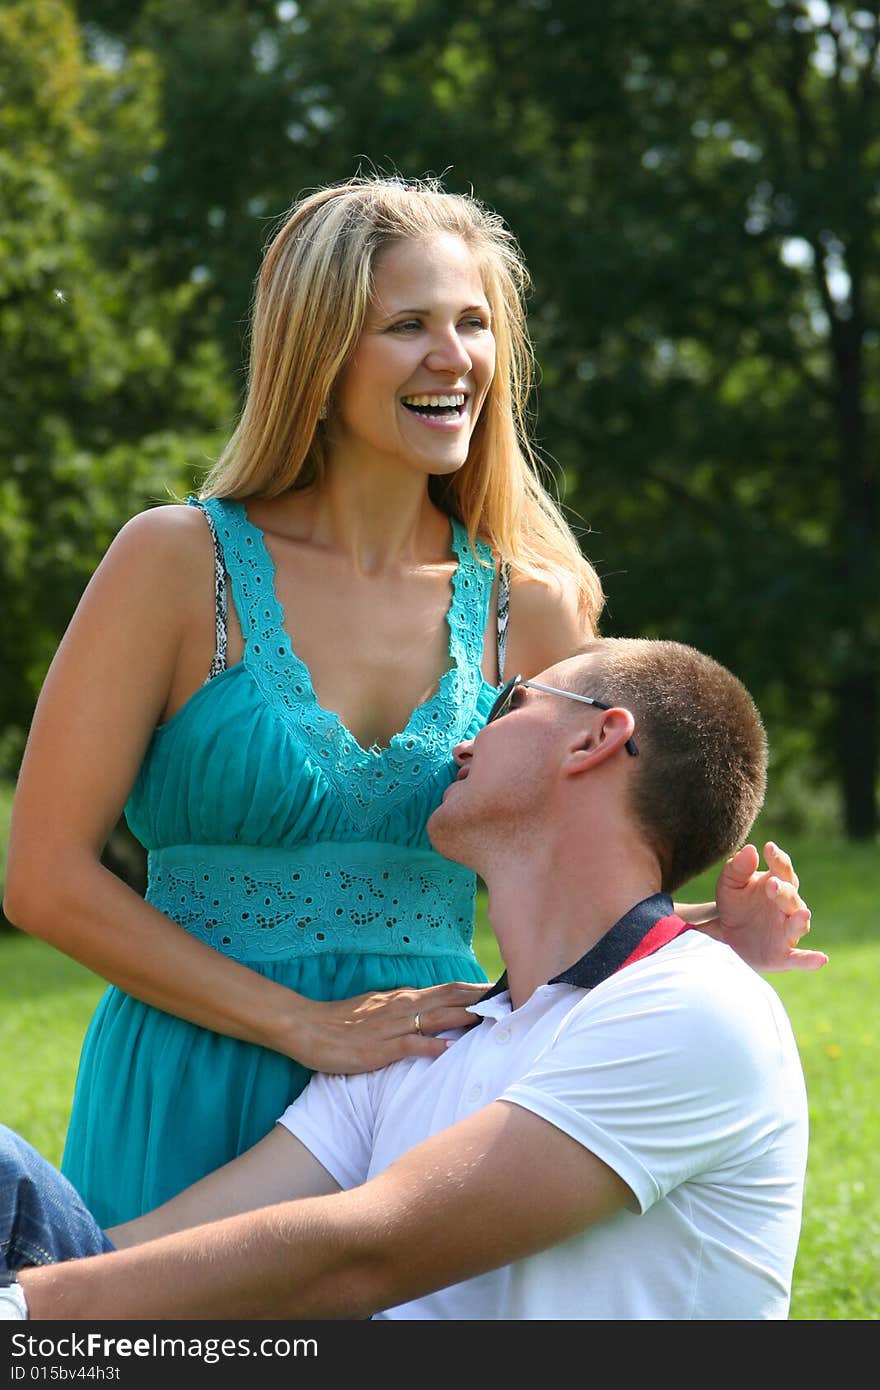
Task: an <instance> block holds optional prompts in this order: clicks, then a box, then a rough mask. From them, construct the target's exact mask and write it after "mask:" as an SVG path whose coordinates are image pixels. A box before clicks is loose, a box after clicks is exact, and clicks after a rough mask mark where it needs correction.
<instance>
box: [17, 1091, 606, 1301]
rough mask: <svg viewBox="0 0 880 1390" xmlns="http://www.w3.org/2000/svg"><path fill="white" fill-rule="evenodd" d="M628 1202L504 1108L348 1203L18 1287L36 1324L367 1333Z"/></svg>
mask: <svg viewBox="0 0 880 1390" xmlns="http://www.w3.org/2000/svg"><path fill="white" fill-rule="evenodd" d="M271 1137H272V1136H270V1138H271ZM264 1142H265V1143H268V1140H267V1141H264ZM259 1147H261V1146H258V1148H259ZM252 1153H253V1151H252ZM313 1161H314V1160H313ZM318 1166H319V1167H320V1165H318ZM200 1186H201V1185H200ZM631 1199H632V1193H631V1191H630V1189H629V1187H628V1186H627V1184H626V1183H624V1182H623V1180H622V1179H621V1178H620V1177H618V1175H617V1174H616V1173H615V1172H614V1171H613V1170H612V1169H611V1168H610V1167H608V1166H607V1165H606V1164H605V1163H603V1162H602V1161H601V1160H600V1159H598V1158H596V1157H595V1156H594V1155H593V1154H592V1153H590V1152H589V1150H587V1149H585V1148H584V1147H583V1146H582V1145H581V1144H579V1143H578V1142H577V1141H576V1140H574V1139H572V1138H570V1137H569V1136H568V1135H567V1134H565V1133H564V1132H563V1131H562V1130H560V1129H557V1128H556V1127H555V1126H554V1125H552V1124H549V1123H548V1122H547V1121H546V1120H543V1119H541V1118H540V1117H539V1116H537V1115H535V1114H533V1113H532V1112H531V1111H528V1110H526V1109H524V1108H521V1107H520V1106H517V1105H514V1104H511V1103H509V1102H506V1101H496V1102H495V1103H494V1104H492V1105H489V1106H487V1107H486V1108H485V1109H483V1110H480V1111H478V1112H477V1113H476V1114H475V1115H472V1116H470V1117H469V1118H468V1119H466V1120H462V1121H460V1122H459V1123H458V1124H456V1125H454V1126H452V1127H451V1128H450V1129H447V1130H444V1131H443V1132H442V1133H441V1134H438V1135H435V1136H434V1137H433V1138H431V1139H428V1140H426V1141H425V1142H424V1143H422V1144H419V1145H418V1146H417V1147H416V1148H414V1149H411V1150H410V1151H409V1152H408V1153H407V1154H405V1155H404V1156H403V1157H402V1158H400V1159H399V1160H398V1161H397V1162H395V1163H394V1164H392V1165H391V1166H390V1167H389V1168H388V1169H387V1170H386V1171H385V1172H384V1173H381V1174H380V1175H379V1176H378V1177H376V1178H373V1179H371V1180H370V1181H369V1182H367V1183H364V1184H363V1185H362V1186H360V1187H356V1188H354V1189H353V1190H351V1191H349V1192H337V1193H335V1194H333V1195H329V1196H317V1197H310V1198H305V1199H304V1200H301V1201H295V1202H285V1203H282V1204H280V1205H274V1206H269V1207H262V1208H261V1209H260V1210H258V1211H252V1212H248V1213H245V1214H241V1215H237V1216H232V1217H229V1218H227V1219H225V1220H222V1221H218V1222H215V1223H213V1224H211V1225H208V1226H199V1227H196V1228H194V1229H191V1230H188V1231H184V1232H180V1233H178V1234H176V1235H169V1236H163V1237H162V1238H161V1239H158V1240H154V1241H150V1242H149V1243H147V1244H146V1245H139V1246H136V1247H133V1248H130V1249H126V1250H120V1251H117V1252H115V1253H113V1254H110V1255H99V1256H94V1257H91V1258H88V1259H81V1260H74V1261H71V1262H70V1263H68V1264H62V1265H54V1266H45V1267H43V1268H40V1269H31V1270H25V1271H23V1272H22V1273H21V1276H20V1277H21V1283H22V1285H23V1287H24V1289H25V1291H26V1294H27V1298H28V1301H29V1304H30V1307H31V1316H32V1317H33V1318H35V1319H45V1318H48V1319H53V1318H54V1319H66V1320H70V1321H77V1320H81V1319H127V1318H131V1319H145V1320H162V1319H199V1318H201V1319H218V1318H240V1319H245V1320H257V1319H288V1318H300V1319H304V1318H333V1317H338V1318H363V1317H367V1316H369V1315H371V1314H372V1313H374V1312H377V1311H379V1310H381V1309H384V1308H389V1307H393V1306H394V1305H395V1304H398V1303H403V1302H406V1301H408V1300H409V1299H412V1298H417V1297H419V1296H420V1295H423V1294H426V1293H429V1292H431V1291H433V1290H435V1289H438V1288H443V1287H445V1286H446V1285H448V1284H454V1283H457V1282H459V1281H460V1280H462V1279H467V1278H471V1277H473V1276H474V1275H477V1274H481V1273H483V1272H485V1271H487V1270H490V1269H494V1268H497V1267H498V1266H501V1265H505V1264H508V1263H510V1262H511V1261H513V1260H517V1259H521V1258H523V1257H524V1256H526V1255H530V1254H533V1253H535V1252H537V1251H538V1250H542V1249H545V1248H547V1247H548V1246H551V1245H554V1244H556V1243H557V1242H559V1241H562V1240H565V1239H567V1238H568V1237H570V1236H572V1235H574V1234H575V1233H576V1232H578V1231H580V1230H583V1229H584V1228H585V1227H586V1226H589V1225H591V1224H592V1223H593V1222H596V1221H600V1220H602V1219H603V1218H605V1217H607V1216H609V1215H610V1214H611V1213H612V1212H614V1211H616V1210H618V1209H619V1208H621V1207H623V1206H624V1205H625V1204H627V1203H628V1202H630V1201H631Z"/></svg>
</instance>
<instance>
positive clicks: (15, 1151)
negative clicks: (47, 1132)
mask: <svg viewBox="0 0 880 1390" xmlns="http://www.w3.org/2000/svg"><path fill="white" fill-rule="evenodd" d="M113 1248H114V1247H113V1245H112V1244H111V1242H110V1241H109V1240H108V1239H107V1237H106V1236H105V1235H104V1232H103V1231H102V1230H101V1228H100V1226H99V1225H98V1223H97V1222H96V1221H95V1219H94V1217H93V1216H92V1215H91V1214H90V1212H88V1211H87V1210H86V1208H85V1207H84V1206H83V1203H82V1201H81V1200H80V1197H79V1195H78V1194H77V1192H76V1191H75V1189H74V1188H73V1187H71V1185H70V1183H69V1182H68V1181H67V1179H66V1178H65V1177H63V1176H62V1175H61V1173H59V1172H58V1170H57V1169H56V1168H53V1167H52V1165H51V1163H48V1162H47V1161H46V1159H45V1158H42V1157H41V1156H40V1154H38V1153H37V1151H36V1149H35V1148H33V1147H32V1145H30V1144H29V1143H28V1142H27V1140H25V1139H22V1138H21V1136H20V1135H18V1134H15V1133H14V1132H13V1131H12V1130H11V1129H8V1128H7V1126H6V1125H2V1124H0V1269H24V1268H26V1267H27V1266H28V1265H48V1264H59V1263H60V1262H61V1261H62V1260H76V1259H79V1258H80V1257H81V1256H83V1255H100V1254H103V1252H104V1251H106V1250H112V1249H113Z"/></svg>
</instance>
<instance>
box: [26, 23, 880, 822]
mask: <svg viewBox="0 0 880 1390" xmlns="http://www.w3.org/2000/svg"><path fill="white" fill-rule="evenodd" d="M878 40H880V24H878V21H877V17H876V16H875V15H874V14H873V12H872V11H870V10H868V9H866V8H865V7H863V6H860V5H859V4H858V3H857V0H846V3H840V4H836V5H834V6H829V7H825V6H821V5H820V6H816V5H812V6H811V5H808V4H807V3H806V0H772V3H771V0H746V3H739V4H736V5H733V4H730V3H728V2H727V0H723V2H722V3H718V4H713V5H700V4H696V3H694V0H671V2H670V3H668V4H666V5H663V6H660V7H658V6H656V5H653V4H649V3H648V0H616V3H615V4H614V5H610V6H608V5H599V4H583V3H581V2H580V0H578V3H575V0H542V3H540V4H537V3H535V4H532V3H513V4H511V3H504V4H502V3H500V0H468V3H464V0H449V2H448V3H445V4H443V5H440V4H438V3H435V0H429V3H420V4H415V3H412V0H343V2H342V3H340V0H301V3H299V4H297V5H293V4H275V3H270V0H248V3H245V2H244V0H234V3H229V4H224V5H222V6H217V5H214V4H211V3H209V0H192V3H190V4H187V5H185V6H183V5H179V4H176V3H174V0H139V2H138V3H132V4H120V3H117V0H81V3H79V4H78V5H77V6H76V7H75V8H74V6H73V5H72V3H70V2H69V0H13V3H10V4H7V5H6V6H5V7H4V8H3V10H2V11H0V54H2V55H3V56H2V57H0V64H2V71H0V81H2V92H3V97H2V101H0V187H2V189H3V194H4V198H3V202H2V204H0V251H2V255H0V351H3V352H4V354H5V356H6V358H7V359H8V361H9V363H10V364H11V369H9V370H7V371H5V372H4V373H3V374H2V377H0V457H3V459H4V467H3V470H2V473H0V583H2V584H3V586H4V595H5V596H7V600H8V601H7V602H6V603H5V604H4V606H3V609H2V613H0V651H2V652H3V657H2V663H3V664H2V665H0V725H2V727H4V728H6V729H16V730H18V731H19V733H20V732H21V731H22V730H23V729H24V728H25V727H26V725H27V722H28V718H29V714H30V709H31V706H32V701H33V695H34V692H35V690H36V688H37V686H38V684H39V681H40V679H41V675H42V672H43V671H44V670H45V666H46V662H47V660H48V658H49V655H50V654H51V651H52V649H53V647H54V644H55V643H56V642H57V639H58V636H59V635H60V632H61V630H62V629H63V626H64V623H65V621H66V618H67V617H68V616H69V613H70V611H71V608H72V607H73V604H74V603H75V601H76V598H77V596H78V593H79V592H80V590H81V588H82V586H83V584H84V583H85V581H86V578H87V576H88V574H89V573H90V572H91V570H92V568H93V566H94V563H95V561H96V560H97V558H98V556H99V555H100V554H101V552H102V550H103V548H104V547H105V545H106V542H107V540H108V539H109V537H110V536H111V535H112V533H113V531H114V529H116V527H118V525H119V523H120V521H122V520H123V519H124V518H125V517H126V516H128V515H130V514H131V512H133V511H135V510H137V509H138V508H139V507H140V506H143V505H148V504H149V503H150V502H151V501H153V500H156V499H157V498H161V497H163V496H164V495H165V494H166V489H167V488H168V487H169V486H170V487H171V488H173V489H174V490H175V491H180V490H182V488H184V487H185V486H186V483H187V480H188V479H189V478H190V477H191V476H192V473H193V470H194V469H196V468H197V467H198V466H199V465H200V464H201V463H202V461H207V460H209V459H211V458H213V457H215V456H216V453H217V451H218V449H219V447H220V444H221V442H222V440H223V438H224V436H225V434H226V432H227V430H228V426H229V424H230V422H231V418H232V415H233V413H234V409H235V404H236V402H235V395H236V393H237V391H238V388H239V386H240V384H241V381H242V375H241V367H242V356H243V349H244V346H245V343H244V339H245V324H246V316H247V311H248V304H249V300H250V296H251V292H252V286H253V281H254V276H255V274H256V271H257V268H258V265H259V259H260V253H261V248H262V246H263V244H264V242H265V240H266V238H267V236H268V235H269V233H270V231H271V229H272V227H273V226H274V224H275V221H276V219H277V218H278V217H279V216H280V215H281V214H282V213H283V211H284V209H285V208H286V207H287V206H289V204H290V202H291V201H292V200H293V199H294V198H295V197H296V196H297V195H299V194H300V193H301V192H303V191H304V190H305V189H307V188H310V187H314V186H315V185H317V184H321V183H324V182H328V181H333V180H337V179H341V178H344V177H346V176H347V175H349V174H350V173H352V172H354V171H356V170H358V169H371V168H375V169H379V170H383V171H386V172H389V173H391V172H395V171H397V170H400V171H402V172H404V173H412V174H421V173H425V172H435V173H438V174H441V175H445V182H446V184H447V186H448V187H450V188H452V189H470V188H473V189H475V190H476V192H477V193H478V195H479V196H481V197H482V198H484V199H485V200H486V201H487V202H489V203H490V204H492V205H493V206H494V207H496V208H497V209H498V210H499V211H500V212H501V213H502V214H503V215H504V216H505V217H506V218H507V220H508V222H509V223H510V225H511V226H512V227H513V228H514V230H515V231H516V233H517V235H518V236H519V239H520V241H521V243H522V245H523V249H524V251H525V254H526V258H527V260H528V262H529V265H530V267H531V269H532V273H533V279H534V292H533V295H532V300H531V324H532V331H533V336H534V339H535V343H536V348H537V353H538V358H539V361H540V365H541V386H540V391H539V393H538V395H537V397H536V401H535V410H536V415H535V432H536V435H537V437H538V439H539V442H540V444H541V446H542V448H543V449H544V451H545V453H546V455H547V457H548V458H549V459H551V460H552V461H553V462H554V464H555V468H556V471H557V474H558V477H559V479H560V485H561V487H562V489H563V491H564V494H565V498H566V502H567V504H568V505H569V506H570V508H571V509H572V515H573V517H574V518H575V520H576V522H577V524H579V525H582V530H583V544H584V548H585V550H586V551H587V552H588V553H589V555H590V557H591V559H592V560H593V561H594V562H595V564H596V565H597V568H598V569H599V571H600V573H601V574H602V575H603V578H604V580H605V584H606V588H607V592H608V607H607V612H606V617H605V624H604V626H605V630H606V631H608V632H627V633H645V634H649V635H650V634H662V635H665V636H670V637H678V638H681V639H683V640H686V641H690V642H693V643H694V644H695V645H697V646H699V647H701V648H704V649H705V650H708V651H710V652H711V653H712V654H713V655H715V656H717V657H718V658H720V659H721V660H722V661H725V662H726V663H727V664H729V665H731V666H732V667H733V668H734V669H735V670H736V671H737V672H738V673H739V674H741V675H742V676H743V678H744V679H745V680H746V682H747V684H748V685H749V686H750V688H751V689H752V690H753V691H754V693H755V695H756V697H757V698H758V700H759V704H760V705H761V708H762V710H763V711H764V712H765V716H766V718H767V721H768V724H769V726H770V728H771V733H772V734H773V735H774V745H775V746H778V747H779V756H780V758H781V759H782V761H783V762H785V761H786V759H787V758H788V754H789V753H790V752H791V750H793V749H795V748H796V749H797V750H798V752H797V758H798V761H799V762H800V765H801V773H800V774H799V775H800V777H801V778H803V777H806V778H807V780H808V782H809V783H810V784H816V785H818V784H819V783H820V782H823V781H824V782H825V783H827V782H828V781H829V779H833V780H834V783H835V786H836V792H835V796H834V797H833V798H829V797H827V796H826V797H825V798H824V804H825V806H826V807H827V814H828V815H834V816H837V815H838V811H837V809H836V808H839V816H840V820H841V822H842V823H843V825H844V826H845V828H846V829H847V831H848V832H849V833H850V834H852V835H858V836H862V837H867V838H869V839H871V838H873V837H874V835H875V830H876V782H877V771H878V769H877V756H878V754H877V749H878V733H877V714H878V708H877V707H878V688H877V675H876V673H877V671H878V669H880V661H878V657H880V599H878V595H880V583H878V579H880V575H878V563H880V561H878V554H880V546H878V543H877V542H878V535H877V530H878V519H880V503H878V496H877V487H878V479H877V458H878V457H880V452H878V438H877V431H878V420H880V387H878V384H877V383H878V380H880V378H878V374H877V372H876V370H875V366H876V362H875V359H876V357H877V354H878V352H880V324H878V321H877V320H878V312H880V255H878V253H880V235H878V206H877V200H876V197H875V194H874V189H875V186H876V181H877V177H878V174H880V137H878V135H877V131H878V130H880V122H878V115H880V79H878V64H877V62H876V61H875V59H876V57H877V53H878ZM57 292H60V294H61V295H63V298H59V297H58V293H57ZM7 746H12V745H10V744H9V741H8V739H7ZM790 783H791V778H789V777H788V776H786V777H785V778H784V779H782V782H781V784H780V790H779V797H780V798H781V797H782V796H783V791H782V787H783V786H786V787H787V786H789V785H790ZM787 803H788V806H789V808H790V809H791V810H792V812H793V819H792V824H794V823H795V820H796V817H797V814H798V813H800V814H801V815H803V799H802V798H799V796H798V794H797V791H796V790H795V789H794V788H792V790H791V792H790V793H788V794H787ZM823 814H825V813H824V812H823Z"/></svg>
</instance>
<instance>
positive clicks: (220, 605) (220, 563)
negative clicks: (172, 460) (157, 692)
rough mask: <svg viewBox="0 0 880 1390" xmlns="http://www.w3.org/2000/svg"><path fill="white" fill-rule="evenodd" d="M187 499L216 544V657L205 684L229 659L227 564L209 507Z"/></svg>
mask: <svg viewBox="0 0 880 1390" xmlns="http://www.w3.org/2000/svg"><path fill="white" fill-rule="evenodd" d="M187 501H188V503H189V505H190V506H191V507H198V508H199V511H200V512H201V513H202V514H203V516H204V518H205V520H206V521H207V523H208V530H209V531H210V532H211V540H212V542H213V545H214V631H215V633H216V639H215V643H214V659H213V660H212V662H211V665H210V667H209V669H208V674H207V676H206V677H205V682H204V683H205V685H207V684H208V682H209V681H212V680H213V679H214V677H215V676H219V674H220V672H221V671H225V670H226V661H227V642H228V633H229V623H228V607H227V596H226V565H225V563H224V559H223V547H222V546H221V544H220V538H219V536H218V535H217V527H216V525H215V524H214V518H213V516H212V515H211V512H210V510H209V508H208V507H206V506H205V504H204V503H203V502H200V501H199V500H198V498H195V497H189V498H187Z"/></svg>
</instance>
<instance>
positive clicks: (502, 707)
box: [486, 676, 639, 758]
mask: <svg viewBox="0 0 880 1390" xmlns="http://www.w3.org/2000/svg"><path fill="white" fill-rule="evenodd" d="M521 686H523V687H525V688H526V689H527V690H543V691H544V693H545V694H547V695H561V696H562V697H563V699H565V700H577V701H578V702H579V703H580V704H582V705H595V707H596V709H611V708H612V706H611V705H606V704H604V703H603V701H602V700H594V699H593V697H592V696H591V695H575V693H574V691H573V690H558V689H557V687H556V686H555V685H541V683H540V681H527V680H524V679H523V677H522V676H512V677H511V679H510V680H509V681H508V682H507V684H506V685H504V686H502V687H501V689H500V690H499V692H498V695H497V696H496V699H495V703H494V704H493V706H492V708H491V709H490V710H489V713H488V715H487V716H486V724H494V723H495V720H496V719H501V718H503V716H504V715H505V714H507V712H508V710H509V709H510V702H511V700H512V699H513V696H514V692H515V691H517V690H519V688H520V687H521ZM623 746H624V748H625V749H626V751H627V753H629V755H630V757H631V758H637V757H638V756H639V750H638V748H637V747H636V744H635V740H634V739H631V738H628V739H627V741H626V743H625V744H624V745H623Z"/></svg>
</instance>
